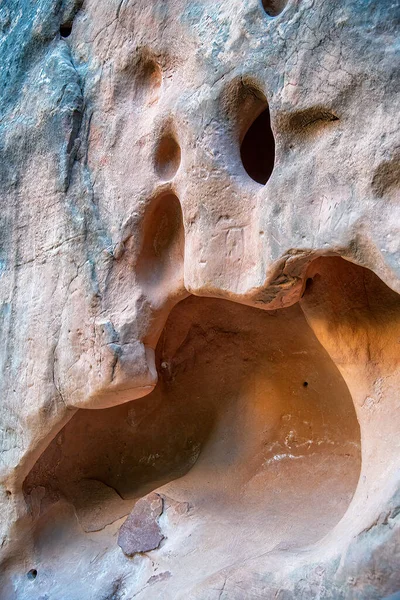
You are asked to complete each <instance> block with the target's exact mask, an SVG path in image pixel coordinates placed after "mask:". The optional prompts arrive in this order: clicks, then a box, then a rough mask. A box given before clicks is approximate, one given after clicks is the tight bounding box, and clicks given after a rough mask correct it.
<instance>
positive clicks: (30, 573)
mask: <svg viewBox="0 0 400 600" xmlns="http://www.w3.org/2000/svg"><path fill="white" fill-rule="evenodd" d="M27 577H28V579H30V580H31V581H32V580H33V579H36V577H37V570H36V569H31V570H30V571H28V573H27Z"/></svg>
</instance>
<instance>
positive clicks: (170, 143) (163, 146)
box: [154, 133, 181, 181]
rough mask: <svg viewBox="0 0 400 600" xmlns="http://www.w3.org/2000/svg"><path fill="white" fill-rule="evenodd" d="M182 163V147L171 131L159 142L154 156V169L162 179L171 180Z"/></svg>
mask: <svg viewBox="0 0 400 600" xmlns="http://www.w3.org/2000/svg"><path fill="white" fill-rule="evenodd" d="M180 164H181V148H180V146H179V144H178V142H177V141H176V139H175V137H174V135H172V134H171V133H167V134H164V135H163V136H162V137H161V139H160V141H159V142H158V145H157V148H156V152H155V156H154V170H155V172H156V173H157V175H158V177H159V178H160V179H161V180H162V181H171V179H173V178H174V177H175V175H176V173H177V171H178V169H179V167H180Z"/></svg>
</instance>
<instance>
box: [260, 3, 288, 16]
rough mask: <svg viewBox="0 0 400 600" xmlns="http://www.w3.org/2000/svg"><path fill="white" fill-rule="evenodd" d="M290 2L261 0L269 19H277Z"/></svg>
mask: <svg viewBox="0 0 400 600" xmlns="http://www.w3.org/2000/svg"><path fill="white" fill-rule="evenodd" d="M287 2H288V0H261V4H262V7H263V9H264V10H265V12H266V13H267V15H268V16H269V17H277V16H278V15H280V14H281V12H282V11H283V10H284V8H285V7H286V5H287Z"/></svg>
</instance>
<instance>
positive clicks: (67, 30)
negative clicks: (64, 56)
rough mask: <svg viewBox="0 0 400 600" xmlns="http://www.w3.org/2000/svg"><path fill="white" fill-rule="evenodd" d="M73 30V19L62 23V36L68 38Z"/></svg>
mask: <svg viewBox="0 0 400 600" xmlns="http://www.w3.org/2000/svg"><path fill="white" fill-rule="evenodd" d="M71 32H72V21H68V22H67V23H62V24H61V25H60V35H61V37H62V38H67V37H69V36H70V35H71Z"/></svg>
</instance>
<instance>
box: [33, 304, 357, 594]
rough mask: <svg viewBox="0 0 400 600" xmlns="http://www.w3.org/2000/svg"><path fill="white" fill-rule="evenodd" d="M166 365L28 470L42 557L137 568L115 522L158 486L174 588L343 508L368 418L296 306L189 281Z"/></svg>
mask: <svg viewBox="0 0 400 600" xmlns="http://www.w3.org/2000/svg"><path fill="white" fill-rule="evenodd" d="M157 368H158V372H159V383H158V385H157V387H156V389H155V390H154V391H153V392H152V393H151V394H150V395H149V396H147V397H144V398H141V399H139V400H135V401H133V402H131V403H128V404H124V405H121V406H118V407H114V408H111V409H104V410H96V411H90V410H79V411H78V412H77V413H76V414H75V416H74V417H73V418H72V419H71V420H70V422H69V423H68V424H67V425H66V426H65V427H64V428H63V430H62V431H61V432H60V433H59V434H58V435H57V436H56V438H55V439H54V440H53V441H52V443H51V444H50V446H49V447H48V448H47V450H46V451H45V452H44V453H43V455H42V456H41V458H40V459H39V460H38V461H37V463H36V464H35V466H34V467H33V469H32V471H31V472H30V474H29V475H28V477H27V479H26V480H25V483H24V493H25V498H26V501H27V503H28V506H29V509H30V511H31V515H32V519H33V523H34V525H33V535H34V546H35V556H36V558H37V564H38V565H39V564H40V565H41V569H42V570H44V571H46V569H50V570H54V569H56V568H57V564H58V562H59V561H62V560H64V558H63V557H66V556H67V555H69V556H71V555H72V556H74V555H77V554H79V556H80V560H79V561H77V562H76V563H75V564H74V567H73V568H74V569H76V570H78V571H79V569H81V568H85V567H84V565H85V564H87V563H90V564H92V563H91V561H95V563H96V564H98V565H100V564H101V560H102V559H98V558H96V557H98V556H103V557H106V556H107V553H110V552H111V553H112V556H117V557H119V558H117V559H115V560H116V561H117V563H118V565H119V566H118V567H115V568H116V569H117V568H121V569H125V568H126V569H128V570H129V569H132V568H133V567H132V565H131V564H130V563H129V560H130V559H128V558H126V557H124V555H123V554H122V552H121V550H120V548H118V546H117V539H116V536H117V532H118V529H119V528H120V526H121V524H122V523H123V520H124V519H123V517H125V516H126V515H127V514H128V513H129V511H130V510H131V508H132V507H133V506H134V504H135V502H136V501H137V500H138V499H139V498H141V497H143V496H145V495H146V494H148V493H149V492H150V491H151V490H157V493H158V494H160V496H161V497H162V498H163V502H164V512H163V514H162V517H161V518H160V527H161V528H162V531H163V535H164V540H163V542H162V544H161V546H160V547H159V548H158V549H157V550H154V552H153V553H152V556H153V555H154V556H155V557H156V558H154V560H156V562H157V564H162V565H163V567H164V568H168V570H169V571H170V572H172V571H173V573H174V579H173V581H172V579H171V582H170V584H168V594H170V595H168V594H167V592H166V591H165V588H164V592H163V593H164V594H166V595H164V596H162V597H168V598H169V597H171V598H173V597H174V593H176V592H177V590H179V589H182V587H184V585H186V584H187V582H188V578H189V580H193V581H197V580H201V579H204V577H207V576H208V575H209V574H210V573H213V572H215V571H216V570H218V569H220V568H223V567H225V566H226V565H229V564H232V563H233V562H235V561H236V560H240V558H241V556H242V555H243V553H244V555H245V556H247V557H250V556H253V555H258V554H261V553H263V552H270V551H271V550H273V549H277V550H287V549H292V548H303V547H306V546H307V545H308V544H310V543H313V542H315V541H317V540H318V539H320V538H322V537H323V536H324V535H325V534H327V533H328V532H329V531H330V530H331V529H332V528H333V527H334V526H335V525H336V524H337V523H338V521H339V520H340V519H341V517H342V516H343V514H344V513H345V512H346V509H347V507H348V506H349V503H350V501H351V499H352V496H353V494H354V490H355V488H356V486H357V481H358V477H359V472H360V430H359V425H358V422H357V418H356V414H355V410H354V406H353V402H352V398H351V396H350V394H349V391H348V389H347V387H346V384H345V382H344V380H343V379H342V377H341V375H340V373H339V371H338V370H337V368H336V366H335V365H334V363H333V362H332V360H331V359H330V357H329V356H328V354H327V353H326V352H325V350H324V349H323V348H322V346H321V345H320V343H319V342H318V341H317V339H316V337H315V336H314V334H313V332H312V330H311V329H310V327H309V326H308V324H307V322H306V320H305V317H304V315H303V313H302V311H301V309H300V306H299V305H295V306H293V307H291V308H287V309H282V310H279V311H272V312H271V311H261V310H258V309H254V308H250V307H246V306H242V305H239V304H234V303H231V302H228V301H224V300H218V299H212V298H197V297H193V296H191V297H189V298H187V299H186V300H183V301H182V302H180V303H179V304H178V305H177V306H176V307H175V308H174V309H173V310H172V312H171V314H170V316H169V319H168V321H167V323H166V326H165V328H164V331H163V333H162V335H161V338H160V340H159V342H158V346H157ZM105 560H111V559H110V558H108V559H105ZM112 560H114V558H113V559H112ZM152 560H153V559H152ZM96 561H97V562H96ZM121 561H126V563H123V562H121ZM117 563H116V564H117ZM122 564H124V565H125V566H123V567H122V566H121V565H122ZM135 564H136V563H135ZM31 567H32V568H36V567H35V565H31ZM99 568H100V567H99ZM135 568H136V567H135ZM108 570H109V569H108ZM64 571H65V570H64ZM39 575H40V573H39ZM76 576H77V578H78V579H79V573H78V572H77V573H76ZM69 577H71V573H69ZM39 579H40V577H39V576H38V578H37V581H38V580H39ZM62 585H63V584H62V582H61V583H60V586H62ZM175 586H177V587H175ZM60 589H62V587H60ZM160 593H161V592H160ZM154 594H155V595H154V596H153V597H154V598H158V597H159V596H157V594H156V592H155V591H154ZM146 597H149V596H145V595H144V596H143V598H146ZM160 597H161V596H160Z"/></svg>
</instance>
